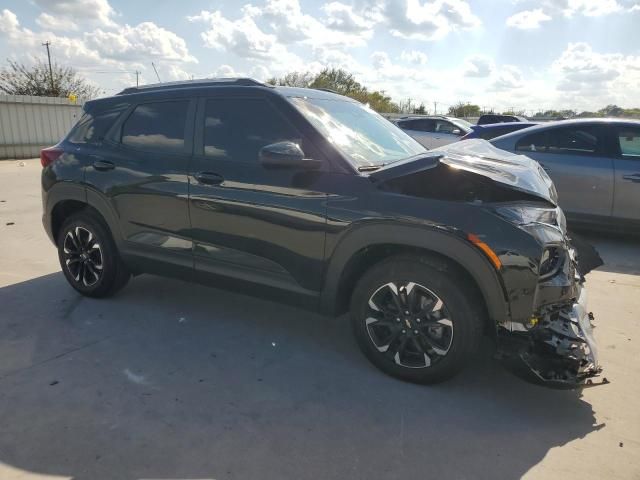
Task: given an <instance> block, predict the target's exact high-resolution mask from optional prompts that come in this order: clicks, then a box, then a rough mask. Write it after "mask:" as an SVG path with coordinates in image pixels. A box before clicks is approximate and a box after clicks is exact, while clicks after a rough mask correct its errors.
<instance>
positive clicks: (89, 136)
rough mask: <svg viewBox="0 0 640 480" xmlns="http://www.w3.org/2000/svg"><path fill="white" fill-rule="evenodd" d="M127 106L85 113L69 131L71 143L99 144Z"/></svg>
mask: <svg viewBox="0 0 640 480" xmlns="http://www.w3.org/2000/svg"><path fill="white" fill-rule="evenodd" d="M127 107H128V105H126V104H119V105H116V106H113V107H111V108H107V109H103V110H97V111H95V110H94V111H90V112H85V114H84V115H82V117H81V118H80V120H79V121H78V123H77V124H76V126H75V127H74V128H73V130H71V133H70V134H69V137H68V138H67V140H69V141H70V142H71V143H79V144H83V143H87V144H97V143H100V142H101V141H102V140H103V139H104V137H105V135H106V134H107V132H108V131H109V129H110V128H111V126H112V125H113V124H114V123H115V121H116V120H117V119H118V117H119V116H120V115H121V114H122V113H123V112H124V111H125V110H126V109H127Z"/></svg>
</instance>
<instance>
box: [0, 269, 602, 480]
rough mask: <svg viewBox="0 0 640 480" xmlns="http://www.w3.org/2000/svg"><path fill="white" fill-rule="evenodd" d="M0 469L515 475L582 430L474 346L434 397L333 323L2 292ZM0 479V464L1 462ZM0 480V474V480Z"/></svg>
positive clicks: (209, 301)
mask: <svg viewBox="0 0 640 480" xmlns="http://www.w3.org/2000/svg"><path fill="white" fill-rule="evenodd" d="M0 305H2V310H1V312H0V462H2V464H5V465H8V466H10V467H12V468H14V469H20V470H24V471H29V472H38V473H42V474H47V475H61V476H65V477H67V476H69V477H72V478H74V479H77V480H81V479H82V480H85V479H86V480H96V479H101V478H110V479H112V478H118V479H143V478H144V479H148V478H154V479H178V478H180V479H182V478H184V479H209V478H212V479H213V478H215V479H233V478H274V479H283V478H297V479H307V478H308V479H317V478H323V479H331V478H336V479H338V478H340V479H344V478H362V479H371V478H424V477H426V478H438V477H439V478H474V479H482V478H486V479H492V480H493V479H495V478H520V477H521V476H522V475H523V474H524V473H526V472H527V471H528V470H529V469H530V468H532V467H533V466H535V465H536V464H538V463H539V462H540V461H541V460H542V459H543V458H544V456H545V455H546V454H547V452H548V451H549V450H550V449H551V448H554V447H558V446H561V445H564V444H566V443H567V442H571V441H573V440H575V439H578V438H582V437H584V436H586V435H588V434H589V433H590V432H593V431H594V430H597V429H599V428H601V427H602V425H600V426H598V425H594V421H595V420H594V413H593V411H592V408H591V405H590V404H588V403H586V402H584V401H583V400H581V399H580V395H579V394H578V393H576V392H567V391H552V390H546V389H544V388H541V387H537V386H534V385H530V384H527V383H524V382H522V381H521V380H519V379H517V378H515V377H513V376H511V375H510V374H509V373H507V372H506V371H504V370H503V369H502V368H501V367H500V366H499V365H497V364H496V363H495V362H494V361H493V360H491V359H490V358H489V357H490V353H491V352H490V349H489V348H484V349H483V350H484V351H483V352H482V355H480V356H479V357H478V360H477V361H476V362H474V364H473V365H472V366H471V367H470V368H469V369H468V370H466V371H465V372H463V373H462V374H461V375H459V376H458V377H456V378H455V379H453V380H452V381H449V382H447V383H444V384H441V385H438V386H432V387H426V386H419V385H412V384H408V383H403V382H400V381H397V380H394V379H393V378H390V377H388V376H385V375H383V374H382V373H380V372H379V371H377V370H376V369H375V368H374V367H372V366H371V365H370V364H369V363H368V362H367V361H366V359H364V357H363V356H362V355H361V354H360V353H359V351H358V350H357V347H356V344H355V342H354V341H353V339H352V336H351V332H350V328H349V326H348V321H347V319H346V318H345V317H341V318H336V319H334V318H326V317H322V316H319V315H315V314H311V313H308V312H306V311H303V310H298V309H296V308H292V307H287V306H282V305H279V304H275V303H271V302H268V301H263V300H257V299H253V298H250V297H246V296H242V295H239V294H232V293H229V292H225V291H222V290H217V289H208V288H206V287H201V286H196V285H191V284H188V283H184V282H179V281H173V280H166V279H160V278H156V277H152V276H141V277H138V278H136V279H134V280H133V281H132V282H131V284H130V285H129V286H128V287H127V288H126V289H125V290H124V291H123V292H121V293H120V294H119V295H118V296H116V297H115V298H112V299H108V300H92V299H86V298H82V297H80V296H78V295H77V294H76V293H75V292H73V291H72V290H71V288H70V287H68V286H67V285H66V283H65V281H64V279H63V277H62V274H60V273H55V274H51V275H46V276H43V277H40V278H35V279H32V280H29V281H26V282H23V283H19V284H14V285H10V286H7V287H4V288H1V289H0ZM0 468H1V464H0ZM0 471H1V470H0Z"/></svg>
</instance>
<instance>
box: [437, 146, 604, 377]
mask: <svg viewBox="0 0 640 480" xmlns="http://www.w3.org/2000/svg"><path fill="white" fill-rule="evenodd" d="M439 152H441V153H442V157H441V158H440V163H441V164H442V165H447V166H448V167H450V168H453V169H454V170H456V171H464V172H466V173H467V174H470V173H472V174H476V175H481V176H483V177H484V178H489V179H491V180H492V181H493V182H494V186H495V187H496V188H494V189H493V190H491V194H490V195H487V194H486V193H485V194H484V197H482V196H480V195H479V194H478V193H474V195H475V196H474V197H473V198H471V199H470V200H471V201H472V202H473V203H475V204H478V205H483V207H484V208H485V209H486V210H487V211H488V212H491V213H492V214H493V215H495V216H496V217H498V218H499V219H500V220H501V221H503V222H505V224H503V225H501V226H499V227H497V228H492V229H491V230H487V233H486V235H485V237H486V242H487V243H489V244H490V245H491V246H492V248H493V249H494V251H495V253H496V254H497V255H498V256H499V258H500V261H501V264H502V267H501V271H500V274H501V278H502V282H503V286H504V289H505V296H506V300H507V304H508V306H509V315H508V317H509V319H508V320H505V321H498V324H497V327H498V356H499V357H500V358H502V359H503V360H504V361H505V363H506V365H507V366H509V367H510V368H511V369H512V370H513V371H514V372H515V373H517V374H519V375H520V376H522V377H524V378H525V379H528V380H531V381H534V382H536V383H540V384H544V385H545V386H549V387H553V388H566V389H571V388H582V387H584V386H593V385H597V383H594V381H593V378H594V377H597V376H599V375H600V373H601V371H602V368H601V367H600V365H599V363H598V351H597V347H596V343H595V341H594V338H593V334H592V324H591V322H592V320H593V315H592V314H591V313H590V312H589V311H588V310H587V292H586V289H585V287H584V283H585V277H584V276H585V275H586V274H587V273H588V272H589V271H591V270H592V269H594V268H596V267H598V266H600V265H601V264H602V260H601V259H600V257H599V256H598V253H597V252H596V251H595V249H594V248H593V247H591V246H590V245H589V244H587V243H586V242H584V241H582V240H581V239H580V238H579V237H577V236H576V235H574V234H573V233H570V232H568V231H567V225H566V219H565V216H564V213H563V212H562V209H561V208H560V207H559V206H558V197H557V192H556V190H555V187H554V185H553V182H552V181H551V179H550V178H549V176H548V175H547V173H546V172H545V171H544V170H543V169H542V167H541V166H540V165H539V164H538V163H537V162H535V161H533V160H532V159H530V158H528V157H525V156H522V155H513V154H510V153H507V152H504V151H502V150H498V149H496V148H494V147H493V146H492V145H490V144H487V143H486V142H482V141H468V142H460V143H458V144H454V145H452V146H447V147H445V148H443V149H440V150H439ZM457 183H458V184H463V182H461V181H460V179H459V181H458V182H457ZM499 186H500V188H503V187H505V186H509V187H510V192H512V193H509V192H506V191H505V192H500V190H499V188H497V187H499ZM474 192H481V189H478V188H476V189H474ZM514 193H517V195H514ZM506 224H509V225H510V227H509V226H507V225H506ZM512 227H516V230H515V231H514V230H513V228H512ZM471 228H473V226H472V227H471ZM516 245H517V247H516V248H514V247H515V246H516ZM602 383H607V381H606V379H603V381H602Z"/></svg>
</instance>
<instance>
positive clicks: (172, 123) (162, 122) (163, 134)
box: [122, 100, 189, 153]
mask: <svg viewBox="0 0 640 480" xmlns="http://www.w3.org/2000/svg"><path fill="white" fill-rule="evenodd" d="M188 108H189V102H188V101H187V100H180V101H175V102H158V103H145V104H142V105H138V106H137V107H136V108H135V110H134V111H133V113H132V114H131V115H130V116H129V118H128V119H127V120H126V121H125V122H124V125H123V126H122V143H123V144H124V145H128V146H130V147H135V148H138V149H140V150H146V151H152V152H162V153H178V152H183V151H184V130H185V125H186V120H187V110H188Z"/></svg>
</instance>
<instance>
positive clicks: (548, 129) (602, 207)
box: [491, 119, 640, 231]
mask: <svg viewBox="0 0 640 480" xmlns="http://www.w3.org/2000/svg"><path fill="white" fill-rule="evenodd" d="M491 143H493V145H495V146H496V147H498V148H501V149H503V150H506V151H509V152H514V153H521V154H523V155H527V156H528V157H530V158H532V159H534V160H536V161H538V163H540V165H541V166H542V167H543V168H544V169H545V170H546V171H547V173H548V174H549V176H550V177H551V178H552V179H553V183H554V184H555V186H556V189H557V190H558V198H559V203H560V206H561V207H562V209H563V210H564V211H565V213H566V215H567V219H568V220H569V222H571V223H573V224H574V225H583V226H589V227H596V228H606V229H611V228H614V229H624V230H629V229H633V230H636V231H640V121H637V120H623V119H579V120H563V121H558V122H550V123H545V124H540V125H538V126H535V127H531V128H527V129H525V130H521V131H518V132H514V133H510V134H507V135H503V136H501V137H497V138H494V139H493V140H491Z"/></svg>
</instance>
